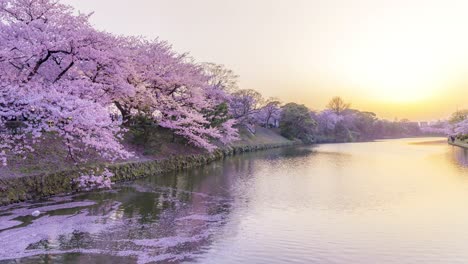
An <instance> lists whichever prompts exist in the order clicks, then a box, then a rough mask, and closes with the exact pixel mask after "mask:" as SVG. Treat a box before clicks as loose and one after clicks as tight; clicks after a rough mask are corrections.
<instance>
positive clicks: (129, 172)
mask: <svg viewBox="0 0 468 264" xmlns="http://www.w3.org/2000/svg"><path fill="white" fill-rule="evenodd" d="M302 144H303V143H301V142H298V141H289V142H279V143H270V144H257V145H240V146H231V147H226V148H222V149H217V150H215V151H213V152H212V153H204V154H193V155H178V156H172V157H168V158H166V159H154V160H147V161H134V162H122V163H116V164H100V165H97V166H95V167H90V168H88V169H90V170H91V169H97V168H104V167H107V168H108V169H109V171H111V172H112V173H114V177H112V182H125V181H131V180H136V179H139V178H144V177H148V176H150V175H155V174H157V175H161V174H163V173H167V172H171V171H178V170H184V169H189V168H194V167H200V166H203V165H207V164H209V163H211V162H214V161H217V160H222V159H224V158H227V157H230V156H234V155H239V154H242V153H247V152H255V151H261V150H267V149H274V148H282V147H292V146H299V145H302ZM81 172H82V171H78V170H76V169H71V170H62V171H57V172H54V173H48V174H46V173H42V174H36V175H31V176H23V177H18V178H3V179H2V178H0V206H4V205H9V204H13V203H19V202H24V201H29V200H39V199H41V198H47V197H51V196H54V195H60V194H69V193H74V192H79V191H80V190H79V189H78V186H77V184H75V183H73V180H74V179H77V178H78V177H79V176H80V174H81Z"/></svg>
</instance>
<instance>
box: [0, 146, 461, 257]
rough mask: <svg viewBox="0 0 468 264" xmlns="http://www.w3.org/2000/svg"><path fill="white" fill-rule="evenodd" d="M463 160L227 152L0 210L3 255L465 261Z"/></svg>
mask: <svg viewBox="0 0 468 264" xmlns="http://www.w3.org/2000/svg"><path fill="white" fill-rule="evenodd" d="M467 161H468V154H467V150H463V149H461V148H455V147H451V146H448V145H447V144H446V142H445V141H444V140H443V139H402V140H386V141H378V142H371V143H356V144H330V145H319V146H311V147H298V148H284V149H277V150H271V151H265V152H258V153H249V154H245V155H240V156H235V157H232V158H229V159H226V160H223V161H219V162H214V163H212V164H210V165H208V166H205V167H203V168H196V169H192V170H189V171H181V172H175V173H170V174H167V175H164V176H163V177H161V176H156V177H149V178H146V179H143V180H138V181H135V182H132V183H123V184H119V185H117V186H115V188H114V189H113V190H111V191H102V192H91V193H86V194H77V195H74V196H64V197H56V198H53V199H49V200H46V201H42V202H40V203H32V204H31V203H23V204H18V205H12V206H9V207H4V208H0V248H2V249H3V251H1V250H0V263H148V262H151V263H154V262H155V263H179V262H198V263H239V262H243V263H466V262H468V253H467V252H466V251H465V250H464V247H463V245H464V242H466V241H467V240H468V214H466V213H465V212H466V211H467V210H466V209H468V208H466V205H465V201H467V200H468V177H467V176H468V166H467ZM33 209H34V210H40V211H41V212H42V214H41V216H40V217H38V218H34V217H32V216H30V213H31V211H32V210H33ZM435 238H437V239H435Z"/></svg>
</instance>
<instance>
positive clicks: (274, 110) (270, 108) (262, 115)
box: [256, 98, 281, 128]
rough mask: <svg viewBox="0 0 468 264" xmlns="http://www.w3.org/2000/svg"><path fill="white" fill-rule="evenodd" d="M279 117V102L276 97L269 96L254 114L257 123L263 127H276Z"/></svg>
mask: <svg viewBox="0 0 468 264" xmlns="http://www.w3.org/2000/svg"><path fill="white" fill-rule="evenodd" d="M280 118H281V102H280V101H279V100H278V99H276V98H269V99H268V100H267V101H266V103H265V105H264V106H263V107H262V108H261V109H260V110H259V111H258V113H257V114H256V119H257V122H258V123H259V124H261V125H262V126H264V127H267V128H268V127H270V126H272V127H276V126H278V125H279V124H278V123H279V120H280Z"/></svg>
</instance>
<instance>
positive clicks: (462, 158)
mask: <svg viewBox="0 0 468 264" xmlns="http://www.w3.org/2000/svg"><path fill="white" fill-rule="evenodd" d="M452 159H453V160H454V161H455V162H456V163H457V164H458V165H460V166H462V167H468V149H465V148H460V147H453V152H452Z"/></svg>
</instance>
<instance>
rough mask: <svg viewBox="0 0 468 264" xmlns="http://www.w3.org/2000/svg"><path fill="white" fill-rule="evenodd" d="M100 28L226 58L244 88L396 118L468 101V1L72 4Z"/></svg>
mask: <svg viewBox="0 0 468 264" xmlns="http://www.w3.org/2000/svg"><path fill="white" fill-rule="evenodd" d="M64 2H65V3H68V4H71V5H72V6H74V7H75V8H77V9H78V10H80V11H83V12H91V11H95V14H94V15H93V17H92V20H91V21H92V23H93V24H94V25H95V26H96V27H97V28H99V29H103V30H106V31H110V32H113V33H118V34H124V35H143V36H146V37H148V38H155V37H160V38H161V39H163V40H167V41H169V42H170V43H172V44H173V46H174V48H175V49H176V50H177V51H179V52H189V53H190V54H191V55H192V56H193V57H195V58H196V59H197V61H200V62H204V61H206V62H215V63H219V64H224V65H226V66H227V67H228V68H231V69H233V70H234V71H235V72H236V73H237V74H239V75H240V85H241V88H251V89H256V90H258V91H260V92H261V93H263V94H264V95H265V96H266V97H269V96H275V97H278V98H280V99H281V100H282V101H284V102H288V101H295V102H299V103H303V104H306V105H307V106H308V107H310V108H311V109H322V108H324V106H325V105H326V103H327V101H328V100H329V99H330V98H331V97H332V96H335V95H340V96H342V97H343V98H344V99H345V100H347V101H349V102H351V103H352V106H353V107H354V108H358V109H361V110H368V111H374V112H375V113H377V114H378V115H379V116H381V117H385V118H388V119H393V118H409V119H412V120H417V121H423V120H434V119H439V118H445V117H447V116H448V115H449V114H450V113H452V112H454V111H455V110H456V109H457V108H466V107H468V15H467V10H468V1H466V0H444V1H443V0H441V1H431V0H392V1H388V0H353V1H349V0H255V1H253V0H197V1H192V0H132V1H128V0H99V1H93V0H66V1H64Z"/></svg>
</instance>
